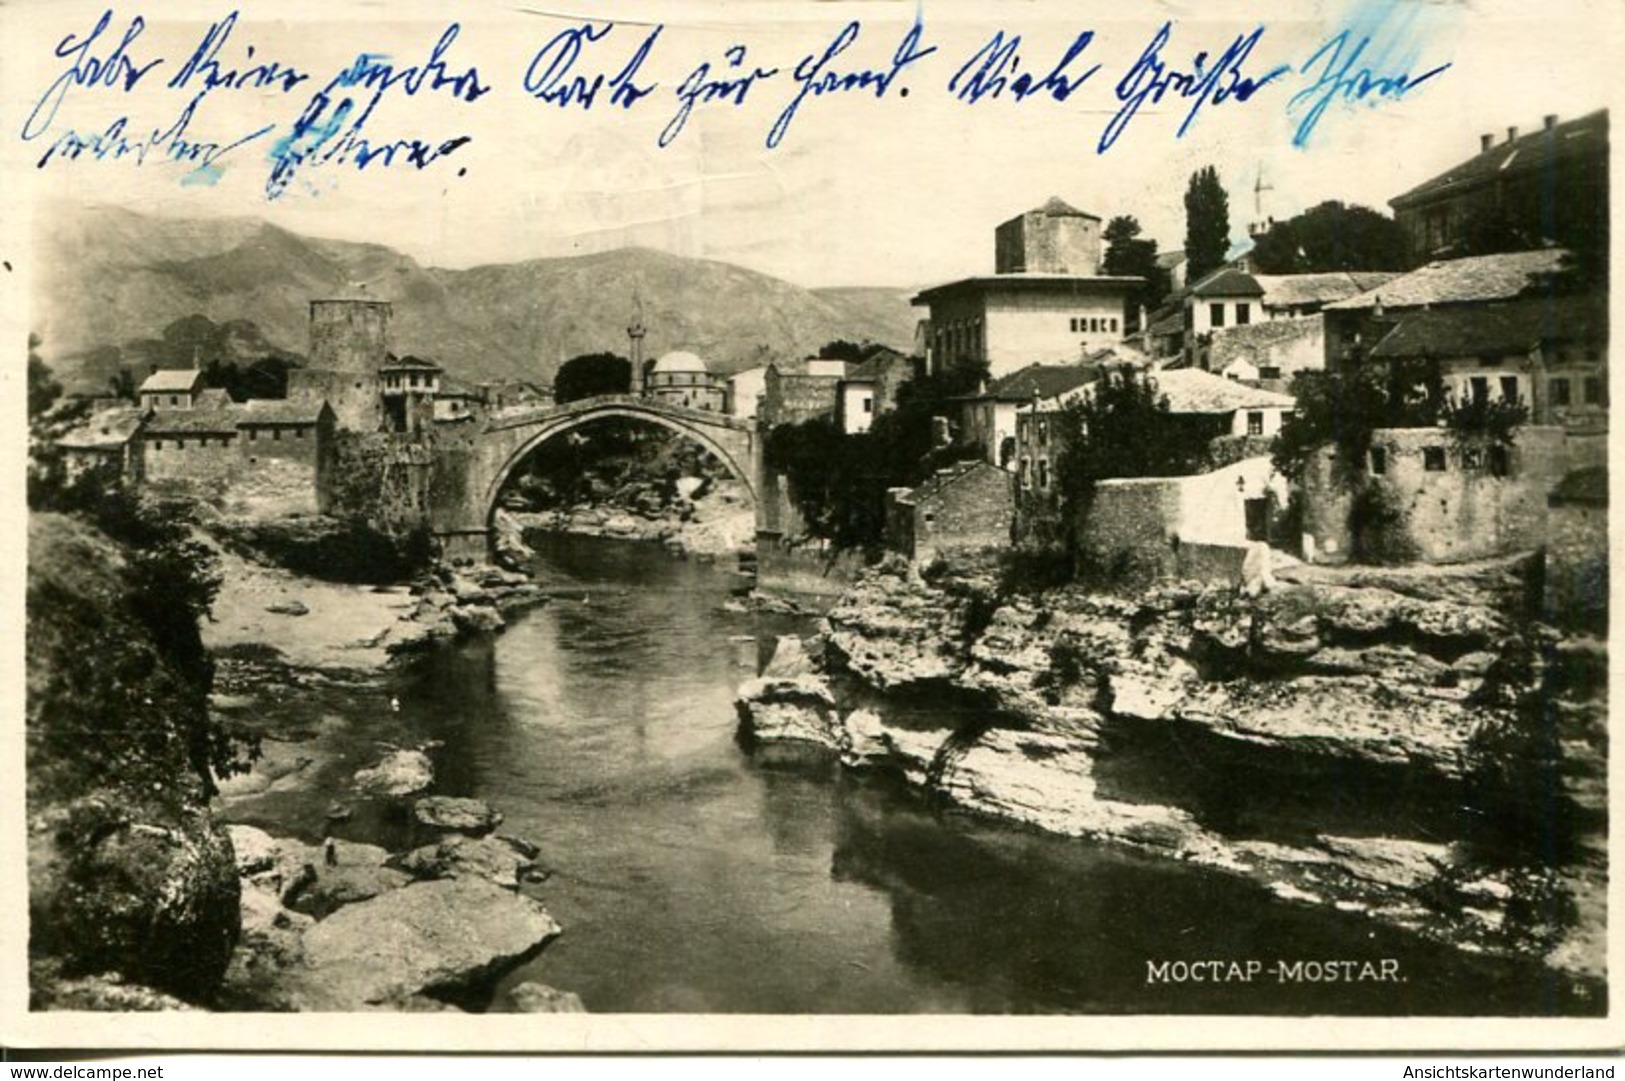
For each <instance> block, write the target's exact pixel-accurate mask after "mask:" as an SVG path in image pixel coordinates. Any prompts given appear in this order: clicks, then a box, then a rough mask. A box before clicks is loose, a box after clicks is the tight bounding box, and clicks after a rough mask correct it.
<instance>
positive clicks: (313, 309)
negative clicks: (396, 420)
mask: <svg viewBox="0 0 1625 1081" xmlns="http://www.w3.org/2000/svg"><path fill="white" fill-rule="evenodd" d="M391 314H392V309H391V307H390V304H389V302H388V301H386V300H372V299H370V298H366V297H361V298H346V299H334V300H313V301H311V302H310V360H309V363H308V365H307V367H306V368H304V369H303V370H300V371H295V372H292V373H290V374H289V381H288V396H289V397H299V396H320V397H324V398H326V399H327V402H328V404H329V405H331V406H332V407H333V413H334V416H335V417H336V418H337V421H338V426H339V427H340V428H344V429H347V430H349V431H353V432H375V431H377V430H378V429H379V428H380V427H382V426H383V422H384V410H383V400H382V397H381V393H382V389H383V387H382V384H381V383H380V382H379V375H378V370H379V368H381V367H382V366H383V364H384V363H385V361H386V360H387V359H388V357H389V320H390V315H391Z"/></svg>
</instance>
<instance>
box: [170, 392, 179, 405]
mask: <svg viewBox="0 0 1625 1081" xmlns="http://www.w3.org/2000/svg"><path fill="white" fill-rule="evenodd" d="M169 404H170V405H180V404H181V397H180V395H179V394H171V395H170V396H169Z"/></svg>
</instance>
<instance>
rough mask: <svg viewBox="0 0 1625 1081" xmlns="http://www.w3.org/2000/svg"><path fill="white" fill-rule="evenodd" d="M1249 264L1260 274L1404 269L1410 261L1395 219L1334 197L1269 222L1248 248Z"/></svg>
mask: <svg viewBox="0 0 1625 1081" xmlns="http://www.w3.org/2000/svg"><path fill="white" fill-rule="evenodd" d="M1253 264H1254V265H1255V266H1256V267H1257V268H1258V272H1259V273H1260V274H1313V273H1317V272H1321V271H1335V270H1409V269H1411V267H1412V266H1414V265H1415V261H1414V259H1413V258H1412V256H1411V253H1410V241H1409V238H1408V237H1407V236H1406V234H1405V230H1404V229H1402V228H1400V225H1399V223H1398V222H1396V221H1395V220H1394V219H1392V218H1390V217H1387V216H1386V215H1383V214H1380V213H1378V212H1377V211H1375V210H1372V209H1371V208H1370V207H1364V206H1348V205H1345V204H1343V203H1340V202H1338V201H1336V200H1335V199H1334V200H1329V201H1327V202H1324V203H1321V204H1320V205H1319V206H1315V207H1311V208H1310V209H1308V210H1306V211H1304V212H1303V213H1302V214H1299V215H1298V216H1296V217H1294V218H1288V219H1287V220H1286V221H1278V222H1274V223H1273V224H1271V225H1270V227H1269V230H1268V231H1267V232H1266V233H1264V235H1263V236H1260V237H1259V238H1258V239H1257V242H1256V243H1255V245H1254V247H1253Z"/></svg>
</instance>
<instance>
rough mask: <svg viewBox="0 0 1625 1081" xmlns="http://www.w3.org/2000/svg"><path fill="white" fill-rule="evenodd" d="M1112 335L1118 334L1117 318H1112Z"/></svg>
mask: <svg viewBox="0 0 1625 1081" xmlns="http://www.w3.org/2000/svg"><path fill="white" fill-rule="evenodd" d="M1112 333H1113V334H1116V333H1117V316H1115V315H1114V316H1112Z"/></svg>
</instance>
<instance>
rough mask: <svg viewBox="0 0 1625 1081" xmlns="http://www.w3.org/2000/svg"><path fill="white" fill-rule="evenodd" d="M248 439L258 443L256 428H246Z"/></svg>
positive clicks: (258, 434)
mask: <svg viewBox="0 0 1625 1081" xmlns="http://www.w3.org/2000/svg"><path fill="white" fill-rule="evenodd" d="M248 441H249V442H250V443H258V442H259V441H260V430H259V429H258V428H250V429H248Z"/></svg>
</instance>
